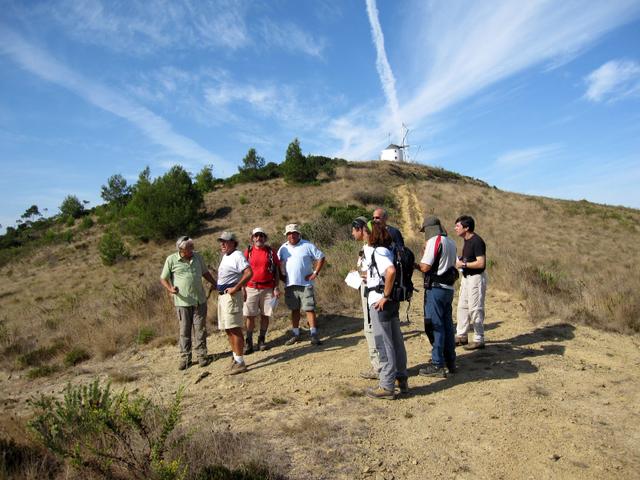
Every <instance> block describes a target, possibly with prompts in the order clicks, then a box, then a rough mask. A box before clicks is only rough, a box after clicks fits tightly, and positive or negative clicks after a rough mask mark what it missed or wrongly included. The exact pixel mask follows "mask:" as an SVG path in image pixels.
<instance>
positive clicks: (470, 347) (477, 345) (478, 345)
mask: <svg viewBox="0 0 640 480" xmlns="http://www.w3.org/2000/svg"><path fill="white" fill-rule="evenodd" d="M463 348H464V349H465V350H482V349H483V348H484V342H471V343H469V345H465V346H464V347H463Z"/></svg>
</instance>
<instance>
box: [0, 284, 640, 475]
mask: <svg viewBox="0 0 640 480" xmlns="http://www.w3.org/2000/svg"><path fill="white" fill-rule="evenodd" d="M411 307H412V308H411V319H412V322H411V323H410V324H409V325H405V326H404V327H403V331H404V334H405V339H406V345H407V350H408V355H409V363H410V366H411V375H412V376H411V378H410V388H411V392H410V394H409V395H407V396H405V397H402V398H399V399H398V400H396V401H380V400H371V399H368V398H366V397H363V396H361V394H360V392H361V391H362V390H363V389H364V388H365V387H367V386H371V385H373V384H374V382H371V381H367V380H363V379H360V378H359V377H358V375H357V373H358V372H359V371H360V370H363V369H365V368H366V367H367V365H366V358H365V357H366V354H365V350H366V346H365V341H364V338H363V337H362V335H361V333H360V326H361V320H360V319H359V318H356V317H349V316H342V317H321V333H322V335H323V337H324V345H322V346H321V347H316V348H314V347H312V346H310V345H309V344H308V343H306V342H305V343H301V344H298V345H296V346H294V347H285V346H284V345H283V340H284V338H285V335H286V331H285V330H284V329H281V330H277V331H273V332H272V333H271V335H270V338H271V340H272V342H273V348H272V349H271V350H269V351H267V352H259V353H255V354H253V355H251V356H248V357H247V360H248V365H249V372H247V373H246V374H244V375H240V376H236V377H227V376H225V375H224V372H225V370H226V368H227V367H228V362H229V359H228V357H226V356H224V352H226V350H227V344H226V339H225V338H224V336H223V335H222V334H220V333H214V334H212V335H211V336H210V338H209V348H210V351H211V352H214V353H216V354H219V356H220V357H221V358H219V359H218V360H216V361H215V362H213V363H212V364H211V365H210V366H209V367H207V368H206V369H204V371H207V372H208V373H209V376H207V377H206V378H204V379H203V380H202V381H201V382H199V383H196V380H197V379H198V378H199V376H200V375H201V374H202V372H203V369H200V368H199V367H192V368H190V369H188V370H186V371H185V372H179V371H178V370H177V368H176V365H177V356H176V353H177V352H176V348H175V347H172V346H171V347H162V348H156V349H146V350H141V351H129V352H126V353H123V354H120V355H118V356H117V357H114V358H112V359H110V360H108V361H106V362H103V363H100V362H95V361H90V362H88V363H86V364H84V365H82V366H80V367H76V368H75V369H73V370H70V371H68V372H67V373H65V374H64V375H63V376H62V377H59V378H55V379H40V380H35V381H30V380H27V379H25V378H21V377H19V376H16V375H15V374H14V375H13V376H8V375H7V374H3V375H2V378H1V379H0V392H1V393H0V405H2V409H3V412H4V414H5V415H20V416H22V415H24V414H25V413H26V412H27V411H28V409H29V407H28V405H27V403H26V401H27V400H28V399H29V398H31V397H32V396H34V395H36V394H38V393H50V394H57V393H59V392H61V391H62V389H63V388H64V386H65V384H66V383H67V382H68V381H71V382H74V383H80V382H87V381H89V380H90V379H92V378H94V377H95V376H96V375H99V376H102V377H105V378H106V377H109V376H111V377H120V376H122V375H123V374H129V375H133V376H137V380H135V381H133V382H130V383H128V384H126V388H127V389H129V390H134V391H137V392H140V393H143V394H145V395H150V396H152V397H154V398H156V399H162V400H165V401H169V400H170V399H171V396H172V395H173V393H174V392H175V391H176V390H177V388H178V387H179V386H180V385H185V386H186V395H185V402H184V406H185V414H184V420H185V421H186V422H189V423H190V424H191V425H192V426H193V427H195V428H211V427H213V428H219V429H229V430H231V431H238V432H259V434H260V435H263V436H265V437H266V438H267V439H269V440H271V441H273V445H274V447H273V448H274V449H275V452H274V453H277V454H278V455H281V456H284V458H285V459H286V462H285V463H286V464H287V465H286V466H285V467H284V468H285V469H286V470H287V471H288V473H289V475H290V476H291V477H292V478H313V479H320V478H325V479H333V478H338V479H352V478H372V479H383V478H386V479H389V478H396V479H416V480H417V479H424V478H428V477H435V478H461V479H464V478H562V479H565V478H580V479H581V480H584V479H599V478H606V477H609V476H611V475H614V476H615V478H638V472H640V428H639V427H640V394H639V392H640V368H638V367H640V354H639V348H638V340H637V339H634V338H630V337H624V336H621V335H614V334H609V333H604V332H599V331H595V330H592V329H590V328H588V327H573V326H570V325H566V324H553V323H547V324H543V325H539V326H537V327H534V326H532V325H531V324H530V323H529V322H528V321H527V320H525V319H524V312H523V310H522V306H521V305H520V303H519V302H517V301H514V300H513V299H511V298H510V297H509V296H508V295H507V294H505V293H503V292H498V291H495V290H490V291H489V295H488V300H487V348H486V350H484V351H476V352H465V351H462V350H460V351H459V352H458V353H459V360H458V364H459V368H460V371H459V373H458V374H456V375H454V376H451V377H450V378H447V379H429V378H424V377H420V376H417V375H416V373H417V369H418V368H419V367H420V366H421V365H424V363H425V362H426V361H427V359H428V358H429V351H430V349H429V346H428V342H427V341H426V339H425V336H424V335H423V334H422V333H421V326H422V325H421V320H420V318H421V316H420V313H419V311H420V308H421V305H420V302H414V303H413V304H412V306H411ZM403 311H404V309H403ZM281 313H283V312H281ZM118 388H119V387H118Z"/></svg>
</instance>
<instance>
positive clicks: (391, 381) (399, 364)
mask: <svg viewBox="0 0 640 480" xmlns="http://www.w3.org/2000/svg"><path fill="white" fill-rule="evenodd" d="M399 312H400V304H399V303H398V302H392V301H388V302H387V303H386V304H385V306H384V310H382V311H380V312H379V311H377V310H376V309H375V308H373V306H371V307H369V314H370V315H371V323H372V324H373V335H374V338H375V341H376V348H377V349H378V356H379V358H380V386H381V387H382V388H384V389H385V390H393V389H394V387H395V383H396V378H406V377H408V376H409V374H408V372H407V351H406V349H405V348H404V338H403V337H402V331H401V330H400V316H399Z"/></svg>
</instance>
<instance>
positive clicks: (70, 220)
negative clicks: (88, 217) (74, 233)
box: [64, 215, 76, 227]
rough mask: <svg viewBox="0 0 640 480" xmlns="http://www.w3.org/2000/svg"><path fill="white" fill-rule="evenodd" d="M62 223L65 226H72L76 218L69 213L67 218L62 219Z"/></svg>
mask: <svg viewBox="0 0 640 480" xmlns="http://www.w3.org/2000/svg"><path fill="white" fill-rule="evenodd" d="M64 224H65V225H66V226H67V227H73V226H74V225H75V224H76V219H75V218H73V217H72V216H71V215H69V216H68V217H67V219H66V220H65V221H64Z"/></svg>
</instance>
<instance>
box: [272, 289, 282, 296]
mask: <svg viewBox="0 0 640 480" xmlns="http://www.w3.org/2000/svg"><path fill="white" fill-rule="evenodd" d="M273 296H274V297H276V298H280V289H279V288H278V287H275V288H274V289H273Z"/></svg>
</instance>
